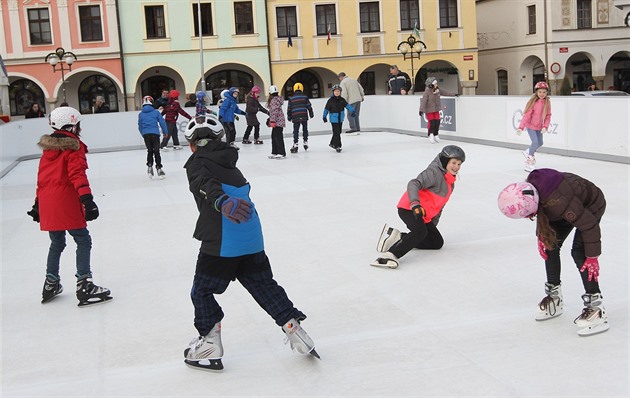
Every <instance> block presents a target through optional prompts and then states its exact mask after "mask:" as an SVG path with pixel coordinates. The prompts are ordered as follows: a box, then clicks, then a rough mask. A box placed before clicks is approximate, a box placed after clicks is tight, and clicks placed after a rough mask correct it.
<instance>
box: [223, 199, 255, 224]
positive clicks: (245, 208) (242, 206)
mask: <svg viewBox="0 0 630 398" xmlns="http://www.w3.org/2000/svg"><path fill="white" fill-rule="evenodd" d="M221 213H222V214H223V215H224V216H225V218H227V219H228V220H230V221H232V222H233V223H236V224H240V223H241V222H247V221H249V220H251V218H252V205H251V203H249V202H248V201H246V200H243V199H240V198H235V197H232V196H230V197H228V198H227V199H225V201H224V202H223V204H222V205H221Z"/></svg>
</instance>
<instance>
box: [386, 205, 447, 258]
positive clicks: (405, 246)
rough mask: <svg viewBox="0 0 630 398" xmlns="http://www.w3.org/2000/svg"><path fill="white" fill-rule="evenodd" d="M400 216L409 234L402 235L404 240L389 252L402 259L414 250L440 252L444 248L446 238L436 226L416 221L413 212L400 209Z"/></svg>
mask: <svg viewBox="0 0 630 398" xmlns="http://www.w3.org/2000/svg"><path fill="white" fill-rule="evenodd" d="M398 216H399V217H400V219H401V220H403V222H404V223H405V225H406V226H407V228H409V232H408V233H405V234H402V238H401V239H400V240H399V241H398V242H396V243H395V244H394V246H392V247H391V248H390V249H389V251H390V252H391V253H392V254H393V255H394V256H396V257H397V258H401V257H402V256H404V255H405V254H407V253H409V252H410V251H411V250H412V249H422V250H438V249H441V248H442V246H444V238H442V234H440V231H438V229H437V227H436V225H435V224H433V223H432V222H429V223H427V224H425V223H424V221H423V220H416V218H415V217H414V216H413V213H412V212H411V210H406V209H398Z"/></svg>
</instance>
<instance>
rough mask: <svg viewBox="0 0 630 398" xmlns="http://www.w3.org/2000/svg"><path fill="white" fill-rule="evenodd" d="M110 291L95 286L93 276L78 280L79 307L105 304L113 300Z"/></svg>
mask: <svg viewBox="0 0 630 398" xmlns="http://www.w3.org/2000/svg"><path fill="white" fill-rule="evenodd" d="M110 294H111V292H110V291H109V289H107V288H104V287H100V286H97V285H95V284H94V283H93V282H92V277H91V276H85V277H82V278H80V279H77V299H78V300H79V304H78V306H79V307H85V306H88V305H93V304H98V303H103V302H106V301H109V300H111V299H113V297H112V296H110Z"/></svg>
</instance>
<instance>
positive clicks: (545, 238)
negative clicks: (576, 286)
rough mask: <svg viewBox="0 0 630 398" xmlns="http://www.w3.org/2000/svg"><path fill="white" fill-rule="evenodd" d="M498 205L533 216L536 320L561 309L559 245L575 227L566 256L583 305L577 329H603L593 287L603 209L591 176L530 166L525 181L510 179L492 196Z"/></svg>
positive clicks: (519, 214) (603, 314)
mask: <svg viewBox="0 0 630 398" xmlns="http://www.w3.org/2000/svg"><path fill="white" fill-rule="evenodd" d="M498 205H499V209H500V210H501V212H502V213H503V214H505V215H506V216H507V217H510V218H529V219H532V220H533V219H534V218H536V236H537V237H538V253H539V254H540V257H542V259H543V260H544V261H545V270H546V273H547V282H546V283H545V297H544V298H543V299H542V301H541V302H540V303H539V304H538V314H537V315H536V320H537V321H544V320H547V319H551V318H555V317H557V316H559V315H561V314H562V311H563V298H562V290H561V281H560V268H561V267H560V249H561V247H562V244H563V243H564V241H565V240H566V238H567V237H568V236H569V234H570V233H571V231H573V229H575V235H574V236H573V243H572V245H571V257H573V261H574V262H575V265H576V266H577V268H578V270H579V271H580V276H581V277H582V284H583V286H584V290H585V294H584V295H582V300H583V301H584V309H583V310H582V313H581V314H580V315H579V316H578V317H577V318H575V320H574V323H575V324H576V325H577V326H578V328H579V330H578V335H580V336H589V335H592V334H596V333H601V332H605V331H606V330H608V315H606V310H605V308H604V305H603V304H602V301H603V300H602V299H603V296H602V294H601V291H600V289H599V282H598V279H599V260H598V259H597V258H598V257H599V255H600V254H601V253H602V249H601V228H600V222H601V219H602V216H603V215H604V211H605V210H606V199H605V198H604V193H603V192H602V191H601V190H600V189H599V188H598V187H597V186H596V185H595V184H593V183H592V182H591V181H589V180H587V179H585V178H582V177H580V176H578V175H575V174H571V173H563V172H559V171H557V170H553V169H539V170H534V171H532V172H531V173H530V174H529V176H528V177H527V181H526V182H519V183H514V184H510V185H508V186H507V187H505V188H504V189H503V190H502V191H501V193H500V194H499V198H498Z"/></svg>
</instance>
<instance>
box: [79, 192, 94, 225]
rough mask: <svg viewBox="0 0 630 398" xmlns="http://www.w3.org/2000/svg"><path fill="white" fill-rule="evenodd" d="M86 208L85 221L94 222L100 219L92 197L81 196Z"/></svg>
mask: <svg viewBox="0 0 630 398" xmlns="http://www.w3.org/2000/svg"><path fill="white" fill-rule="evenodd" d="M79 199H80V200H81V203H83V206H84V207H85V221H92V220H96V219H97V218H98V206H96V203H94V198H93V197H92V195H90V194H87V195H81V197H80V198H79Z"/></svg>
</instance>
